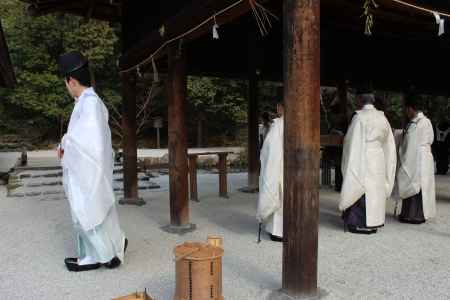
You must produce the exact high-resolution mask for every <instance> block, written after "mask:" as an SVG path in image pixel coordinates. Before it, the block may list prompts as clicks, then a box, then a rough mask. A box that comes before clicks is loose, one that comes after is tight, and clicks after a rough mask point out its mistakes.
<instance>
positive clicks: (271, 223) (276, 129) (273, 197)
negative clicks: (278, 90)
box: [256, 102, 284, 242]
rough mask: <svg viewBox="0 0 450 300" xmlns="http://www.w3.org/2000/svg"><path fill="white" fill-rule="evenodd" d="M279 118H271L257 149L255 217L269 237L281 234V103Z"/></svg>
mask: <svg viewBox="0 0 450 300" xmlns="http://www.w3.org/2000/svg"><path fill="white" fill-rule="evenodd" d="M277 111H278V115H279V118H276V119H274V120H273V122H272V124H271V126H270V129H269V132H268V133H267V136H266V138H265V140H264V143H263V147H262V149H261V154H260V159H261V170H260V175H259V197H258V207H257V212H256V218H257V220H258V221H259V222H260V223H265V229H266V232H267V233H268V234H269V235H270V238H271V240H272V241H277V242H280V241H282V237H283V157H284V152H283V143H284V140H283V130H284V118H283V113H284V107H283V103H282V102H279V103H278V104H277Z"/></svg>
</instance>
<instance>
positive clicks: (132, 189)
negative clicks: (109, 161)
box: [119, 72, 145, 205]
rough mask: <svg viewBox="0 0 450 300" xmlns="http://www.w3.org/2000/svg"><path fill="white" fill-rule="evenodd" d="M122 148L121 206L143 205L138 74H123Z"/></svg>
mask: <svg viewBox="0 0 450 300" xmlns="http://www.w3.org/2000/svg"><path fill="white" fill-rule="evenodd" d="M121 80H122V134H123V139H122V147H123V188H124V197H123V199H121V200H120V201H119V203H120V204H134V205H143V204H145V202H144V201H143V200H142V199H140V198H139V195H138V178H137V139H136V80H137V78H136V74H135V73H133V72H128V73H122V74H121Z"/></svg>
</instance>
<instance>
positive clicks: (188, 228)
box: [161, 223, 197, 235]
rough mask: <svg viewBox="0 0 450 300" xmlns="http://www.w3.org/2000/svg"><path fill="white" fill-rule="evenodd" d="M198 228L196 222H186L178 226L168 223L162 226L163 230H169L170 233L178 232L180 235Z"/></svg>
mask: <svg viewBox="0 0 450 300" xmlns="http://www.w3.org/2000/svg"><path fill="white" fill-rule="evenodd" d="M196 229H197V225H195V224H191V223H189V224H186V225H181V226H177V225H166V226H163V227H161V230H162V231H165V232H168V233H173V234H178V235H183V234H186V233H189V232H193V231H195V230H196Z"/></svg>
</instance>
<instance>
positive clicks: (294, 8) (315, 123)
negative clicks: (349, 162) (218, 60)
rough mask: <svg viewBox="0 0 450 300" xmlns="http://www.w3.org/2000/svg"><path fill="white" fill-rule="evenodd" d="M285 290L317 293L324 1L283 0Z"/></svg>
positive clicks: (304, 294) (306, 295)
mask: <svg viewBox="0 0 450 300" xmlns="http://www.w3.org/2000/svg"><path fill="white" fill-rule="evenodd" d="M283 22H284V29H283V30H284V33H283V34H284V60H283V63H284V95H285V98H284V99H285V129H284V134H285V136H284V147H285V149H284V210H283V211H284V224H283V280H282V282H283V284H282V292H283V293H284V294H286V295H288V296H289V297H290V299H305V298H314V297H317V248H318V220H319V174H320V173H319V158H320V1H319V0H286V1H284V21H283Z"/></svg>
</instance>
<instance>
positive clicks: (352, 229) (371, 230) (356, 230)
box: [347, 225, 378, 234]
mask: <svg viewBox="0 0 450 300" xmlns="http://www.w3.org/2000/svg"><path fill="white" fill-rule="evenodd" d="M347 229H348V231H349V232H351V233H356V234H374V233H377V231H378V230H377V229H376V228H361V227H358V226H354V225H353V226H352V225H347Z"/></svg>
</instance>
